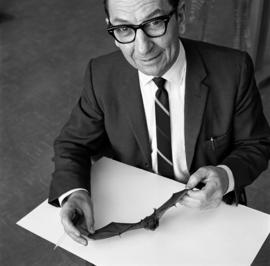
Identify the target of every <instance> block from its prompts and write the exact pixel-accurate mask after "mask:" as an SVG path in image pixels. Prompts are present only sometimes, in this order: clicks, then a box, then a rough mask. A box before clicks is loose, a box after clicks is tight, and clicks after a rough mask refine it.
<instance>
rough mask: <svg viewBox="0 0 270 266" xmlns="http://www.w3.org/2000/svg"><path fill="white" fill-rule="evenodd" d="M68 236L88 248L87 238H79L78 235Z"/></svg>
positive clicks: (70, 234)
mask: <svg viewBox="0 0 270 266" xmlns="http://www.w3.org/2000/svg"><path fill="white" fill-rule="evenodd" d="M67 234H68V236H70V237H71V238H72V239H73V240H74V241H76V242H77V243H79V244H81V245H84V246H87V244H88V241H87V239H86V238H84V237H83V236H77V235H74V234H72V233H67Z"/></svg>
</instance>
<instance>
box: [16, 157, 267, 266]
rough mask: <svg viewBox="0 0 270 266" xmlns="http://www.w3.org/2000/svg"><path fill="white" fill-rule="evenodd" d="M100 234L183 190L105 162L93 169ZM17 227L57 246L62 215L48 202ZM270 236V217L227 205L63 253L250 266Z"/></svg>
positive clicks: (116, 260)
mask: <svg viewBox="0 0 270 266" xmlns="http://www.w3.org/2000/svg"><path fill="white" fill-rule="evenodd" d="M92 188H93V191H92V197H93V201H94V208H95V221H96V228H100V227H102V226H104V225H105V224H108V223H109V222H111V221H119V222H120V221H121V222H137V221H139V220H140V219H142V218H144V217H145V216H147V215H150V214H151V213H152V212H153V208H155V207H159V206H160V205H161V204H162V203H164V202H165V201H166V200H167V199H168V198H169V197H170V196H171V194H172V193H174V192H176V191H179V190H181V189H183V188H184V186H183V185H182V184H181V183H179V182H176V181H173V180H170V179H167V178H162V177H160V176H158V175H155V174H152V173H149V172H146V171H143V170H140V169H137V168H134V167H131V166H127V165H125V164H122V163H119V162H116V161H113V160H110V159H107V158H103V159H101V160H100V161H98V162H97V163H96V164H95V165H94V167H93V169H92ZM18 225H20V226H22V227H24V228H25V229H27V230H29V231H31V232H33V233H34V234H37V235H39V236H40V237H42V238H44V239H46V240H48V241H50V242H52V243H56V242H57V240H58V239H59V237H60V236H61V234H62V233H63V229H62V226H61V223H60V219H59V209H58V208H55V207H53V206H50V205H49V204H48V203H47V201H44V202H43V203H42V204H41V205H39V206H38V207H37V208H35V209H34V210H33V211H32V212H30V213H29V214H28V215H26V216H25V217H24V218H22V219H21V220H20V221H19V222H18ZM269 232H270V215H267V214H265V213H262V212H259V211H256V210H253V209H250V208H247V207H245V206H241V205H240V206H238V207H235V206H228V205H225V204H222V205H221V206H220V207H218V208H217V209H212V210H207V211H200V210H192V209H188V208H184V207H182V206H178V207H176V208H173V209H170V210H169V211H168V212H167V213H166V214H165V215H164V216H163V217H162V218H161V221H160V226H159V227H158V228H157V229H156V230H155V231H148V230H145V229H139V230H135V231H130V232H127V233H125V234H122V235H121V237H118V236H117V237H113V238H109V239H104V240H90V241H89V244H88V246H87V247H84V246H81V245H79V244H77V243H75V242H73V241H72V240H71V239H70V238H69V237H67V238H65V240H64V242H63V243H62V244H61V247H62V248H64V249H66V250H68V251H69V252H72V253H74V254H76V255H77V256H79V257H81V258H83V259H85V260H87V261H89V262H92V263H94V264H95V265H97V266H111V265H118V266H119V265H125V266H128V265H134V266H135V265H136V266H139V265H147V266H149V265H155V266H157V265H200V266H203V265H207V266H208V265H219V266H220V265H226V266H227V265H230V266H233V265H237V266H239V265H250V264H251V262H252V261H253V259H254V258H255V256H256V254H257V253H258V251H259V249H260V247H261V245H262V244H263V242H264V241H265V239H266V237H267V235H268V234H269Z"/></svg>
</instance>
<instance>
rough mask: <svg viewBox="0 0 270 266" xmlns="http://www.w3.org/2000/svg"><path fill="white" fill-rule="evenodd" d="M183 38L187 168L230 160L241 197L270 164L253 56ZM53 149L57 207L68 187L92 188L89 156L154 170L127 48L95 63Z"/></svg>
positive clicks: (51, 199)
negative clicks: (185, 70)
mask: <svg viewBox="0 0 270 266" xmlns="http://www.w3.org/2000/svg"><path fill="white" fill-rule="evenodd" d="M182 42H183V45H184V48H185V51H186V57H187V77H186V95H185V144H186V158H187V165H188V168H189V171H190V173H193V172H194V171H196V170H197V169H198V168H199V167H201V166H206V165H217V164H224V165H227V166H228V167H229V168H230V169H231V170H232V173H233V175H234V178H235V195H236V196H237V195H238V193H239V192H240V191H241V189H242V188H243V187H245V186H247V185H249V184H250V183H251V182H252V181H253V180H254V179H255V178H256V177H257V176H258V175H259V174H260V173H261V171H263V170H264V169H265V168H266V167H267V164H268V159H269V156H270V129H269V126H268V124H267V121H266V119H265V117H264V115H263V111H262V104H261V99H260V95H259V93H258V90H257V87H256V84H255V80H254V73H253V66H252V62H251V59H250V57H249V56H248V55H247V54H246V53H243V52H239V51H236V50H232V49H229V48H223V47H218V46H214V45H210V44H206V43H202V42H195V41H191V40H185V39H183V40H182ZM211 138H213V139H214V143H213V142H211ZM213 144H214V145H213ZM54 147H55V171H54V173H53V179H52V183H51V188H50V196H49V202H50V203H52V204H54V205H57V204H58V200H57V198H58V197H59V196H60V195H61V194H63V193H64V192H67V191H68V190H70V189H74V188H79V187H80V188H81V187H83V188H86V189H89V180H90V179H89V175H90V174H89V173H90V167H91V166H90V165H91V163H90V157H95V156H102V155H107V156H110V157H112V158H114V159H116V160H119V161H121V162H124V163H126V164H130V165H133V166H136V167H139V168H143V169H146V170H148V171H152V166H151V156H150V154H151V147H150V143H149V137H148V132H147V126H146V120H145V114H144V108H143V103H142V97H141V93H140V87H139V80H138V73H137V70H136V69H134V68H133V67H132V66H130V65H129V64H128V63H127V62H126V60H125V59H124V57H123V56H122V54H121V52H119V51H118V52H114V53H111V54H109V55H105V56H102V57H99V58H96V59H93V60H91V61H90V63H89V65H88V68H87V71H86V75H85V85H84V89H83V91H82V95H81V97H80V99H79V101H78V103H77V105H76V106H75V108H74V110H73V112H72V114H71V117H70V119H69V121H68V122H67V124H66V125H65V126H64V128H63V130H62V132H61V133H60V136H59V137H58V138H57V139H56V141H55V146H54Z"/></svg>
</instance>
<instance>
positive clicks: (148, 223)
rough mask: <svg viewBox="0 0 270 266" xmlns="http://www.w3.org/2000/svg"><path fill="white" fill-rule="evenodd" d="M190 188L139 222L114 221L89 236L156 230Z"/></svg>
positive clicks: (97, 236)
mask: <svg viewBox="0 0 270 266" xmlns="http://www.w3.org/2000/svg"><path fill="white" fill-rule="evenodd" d="M187 192H188V189H184V190H181V191H179V192H176V193H174V194H173V195H172V196H171V197H170V199H169V200H167V201H166V202H165V203H164V204H162V205H161V206H160V207H159V208H158V209H154V212H153V213H152V214H151V215H150V216H147V217H145V218H144V219H142V220H141V221H139V222H138V223H117V222H112V223H109V224H108V225H106V226H104V227H102V228H100V229H98V230H96V231H95V233H94V234H91V233H88V235H87V237H89V238H90V239H95V240H98V239H104V238H109V237H113V236H120V235H121V234H123V233H125V232H127V231H130V230H135V229H140V228H145V229H150V230H155V229H156V228H157V227H158V226H159V219H160V218H161V216H162V215H163V214H164V213H165V212H166V211H167V210H168V209H170V208H171V207H173V206H176V203H177V202H178V201H179V200H181V199H182V198H183V197H184V196H185V195H186V193H187Z"/></svg>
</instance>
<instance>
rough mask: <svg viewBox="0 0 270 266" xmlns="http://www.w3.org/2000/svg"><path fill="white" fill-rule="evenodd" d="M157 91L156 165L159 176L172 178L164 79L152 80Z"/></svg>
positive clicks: (168, 109)
mask: <svg viewBox="0 0 270 266" xmlns="http://www.w3.org/2000/svg"><path fill="white" fill-rule="evenodd" d="M153 81H154V83H155V84H156V85H157V87H158V90H157V92H156V97H155V112H156V134H157V165H158V167H157V168H158V173H159V174H160V175H163V176H166V177H169V178H174V172H173V163H172V147H171V126H170V106H169V98H168V92H167V91H166V89H165V87H164V84H165V82H166V80H165V79H163V78H160V77H157V78H154V79H153Z"/></svg>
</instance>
